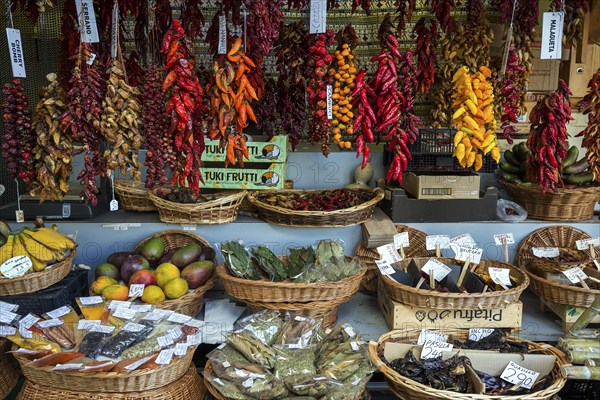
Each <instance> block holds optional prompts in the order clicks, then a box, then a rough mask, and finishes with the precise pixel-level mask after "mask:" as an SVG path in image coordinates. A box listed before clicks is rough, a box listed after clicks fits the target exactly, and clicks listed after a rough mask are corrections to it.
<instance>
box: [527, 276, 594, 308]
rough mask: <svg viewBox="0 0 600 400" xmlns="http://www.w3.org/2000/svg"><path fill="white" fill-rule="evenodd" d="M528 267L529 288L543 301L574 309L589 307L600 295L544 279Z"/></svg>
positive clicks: (591, 290)
mask: <svg viewBox="0 0 600 400" xmlns="http://www.w3.org/2000/svg"><path fill="white" fill-rule="evenodd" d="M530 268H532V267H531V266H529V267H526V272H527V275H529V279H530V281H531V283H530V284H529V287H530V288H531V290H532V291H533V293H535V294H536V295H538V296H539V297H540V299H541V300H546V301H551V302H553V303H557V304H565V305H570V306H573V307H589V306H591V305H592V303H593V302H594V299H595V298H596V297H598V295H600V290H595V289H585V288H582V287H578V286H572V285H565V284H562V283H559V282H554V281H551V280H548V279H546V278H543V277H541V276H539V275H537V274H536V273H534V272H532V271H531V270H530Z"/></svg>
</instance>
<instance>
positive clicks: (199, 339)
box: [186, 332, 202, 346]
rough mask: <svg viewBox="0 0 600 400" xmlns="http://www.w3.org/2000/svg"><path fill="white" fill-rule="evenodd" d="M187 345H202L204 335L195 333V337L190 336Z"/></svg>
mask: <svg viewBox="0 0 600 400" xmlns="http://www.w3.org/2000/svg"><path fill="white" fill-rule="evenodd" d="M186 343H187V344H188V345H189V346H198V345H199V344H200V343H202V334H201V333H200V332H198V333H194V334H193V335H188V337H187V339H186Z"/></svg>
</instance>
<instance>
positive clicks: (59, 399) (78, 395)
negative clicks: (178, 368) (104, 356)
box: [17, 365, 203, 400]
mask: <svg viewBox="0 0 600 400" xmlns="http://www.w3.org/2000/svg"><path fill="white" fill-rule="evenodd" d="M90 381H93V378H90ZM202 393H203V385H202V380H201V378H200V376H199V375H198V372H196V367H194V366H193V365H192V366H191V367H189V368H188V369H187V371H186V372H185V373H184V374H183V376H181V377H180V378H179V379H177V380H176V381H174V382H172V383H169V384H166V385H165V386H162V387H160V388H155V389H148V390H143V391H141V390H138V391H134V392H125V393H117V392H94V391H89V389H88V391H83V390H81V391H79V390H75V389H72V390H67V389H62V388H56V387H52V386H46V385H43V384H40V383H39V382H36V383H34V382H32V381H31V380H29V379H27V380H25V383H24V385H23V388H22V389H21V392H19V396H18V397H17V399H18V400H39V399H44V400H89V399H94V400H190V399H202V397H201V396H202Z"/></svg>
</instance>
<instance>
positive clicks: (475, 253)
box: [454, 246, 483, 264]
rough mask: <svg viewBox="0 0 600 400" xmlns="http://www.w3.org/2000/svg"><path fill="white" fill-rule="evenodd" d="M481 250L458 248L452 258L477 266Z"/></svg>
mask: <svg viewBox="0 0 600 400" xmlns="http://www.w3.org/2000/svg"><path fill="white" fill-rule="evenodd" d="M482 254H483V249H482V248H479V247H469V246H459V247H458V248H457V251H456V256H455V257H454V258H455V259H456V260H458V261H469V262H470V263H472V264H479V262H480V261H481V256H482Z"/></svg>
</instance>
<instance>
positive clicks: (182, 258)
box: [171, 243, 202, 268]
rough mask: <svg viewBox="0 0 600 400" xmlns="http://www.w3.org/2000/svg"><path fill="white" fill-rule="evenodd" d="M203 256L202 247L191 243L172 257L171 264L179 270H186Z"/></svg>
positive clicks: (176, 251)
mask: <svg viewBox="0 0 600 400" xmlns="http://www.w3.org/2000/svg"><path fill="white" fill-rule="evenodd" d="M201 254H202V246H200V245H198V244H196V243H190V244H188V245H186V246H183V247H181V248H179V249H177V250H175V253H173V255H172V256H171V263H173V264H175V265H176V266H177V267H179V268H184V267H185V266H186V265H188V264H191V263H193V262H194V261H196V260H197V259H198V258H199V257H200V255H201Z"/></svg>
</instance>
